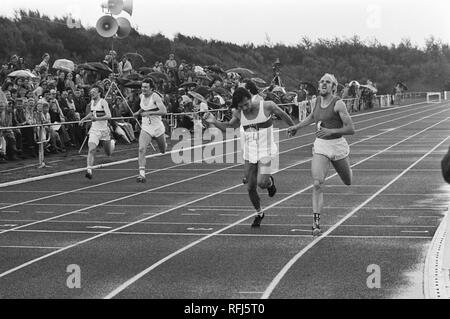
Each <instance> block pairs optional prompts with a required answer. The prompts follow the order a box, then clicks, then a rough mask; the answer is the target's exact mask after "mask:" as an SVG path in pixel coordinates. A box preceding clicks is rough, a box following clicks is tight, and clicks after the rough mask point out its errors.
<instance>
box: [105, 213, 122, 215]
mask: <svg viewBox="0 0 450 319" xmlns="http://www.w3.org/2000/svg"><path fill="white" fill-rule="evenodd" d="M106 215H125V213H106Z"/></svg>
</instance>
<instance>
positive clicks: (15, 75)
mask: <svg viewBox="0 0 450 319" xmlns="http://www.w3.org/2000/svg"><path fill="white" fill-rule="evenodd" d="M8 76H9V77H11V78H36V77H37V76H36V75H34V74H33V73H31V72H30V71H27V70H17V71H14V72H11V73H9V74H8Z"/></svg>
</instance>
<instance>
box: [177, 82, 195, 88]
mask: <svg viewBox="0 0 450 319" xmlns="http://www.w3.org/2000/svg"><path fill="white" fill-rule="evenodd" d="M197 85H198V84H197V83H196V82H184V83H182V84H180V86H181V87H190V86H197Z"/></svg>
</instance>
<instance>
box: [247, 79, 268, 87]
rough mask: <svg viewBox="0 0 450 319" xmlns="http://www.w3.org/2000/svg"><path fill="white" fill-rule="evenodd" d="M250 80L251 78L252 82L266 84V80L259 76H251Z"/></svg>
mask: <svg viewBox="0 0 450 319" xmlns="http://www.w3.org/2000/svg"><path fill="white" fill-rule="evenodd" d="M251 80H252V81H253V82H255V83H256V84H259V85H265V84H267V82H266V81H264V80H263V79H261V78H251Z"/></svg>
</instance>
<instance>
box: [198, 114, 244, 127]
mask: <svg viewBox="0 0 450 319" xmlns="http://www.w3.org/2000/svg"><path fill="white" fill-rule="evenodd" d="M238 113H239V112H237V111H235V112H234V113H233V117H232V118H231V120H230V121H229V122H221V121H218V120H217V119H216V118H215V117H214V115H212V114H211V113H209V112H207V113H205V115H204V117H203V119H204V120H205V121H206V122H208V123H210V124H212V125H214V126H215V127H217V128H218V129H219V130H221V131H223V132H225V131H226V130H227V128H238V127H239V126H240V125H241V119H240V115H239V114H238Z"/></svg>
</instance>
